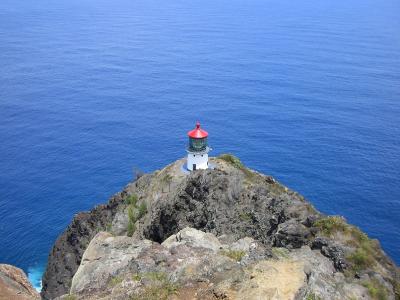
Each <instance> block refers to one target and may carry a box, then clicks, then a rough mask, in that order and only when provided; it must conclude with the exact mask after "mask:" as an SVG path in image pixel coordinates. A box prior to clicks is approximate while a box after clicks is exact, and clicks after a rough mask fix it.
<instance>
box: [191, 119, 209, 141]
mask: <svg viewBox="0 0 400 300" xmlns="http://www.w3.org/2000/svg"><path fill="white" fill-rule="evenodd" d="M188 136H189V137H190V138H192V139H202V138H205V137H207V136H208V132H207V131H205V130H203V129H201V128H200V122H197V123H196V128H195V129H193V130H191V131H189V132H188Z"/></svg>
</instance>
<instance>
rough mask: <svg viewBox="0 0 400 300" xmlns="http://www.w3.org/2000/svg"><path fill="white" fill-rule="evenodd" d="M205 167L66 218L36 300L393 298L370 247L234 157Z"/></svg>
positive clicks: (139, 186)
mask: <svg viewBox="0 0 400 300" xmlns="http://www.w3.org/2000/svg"><path fill="white" fill-rule="evenodd" d="M212 162H213V163H214V164H215V166H216V167H215V169H213V170H198V171H195V172H192V173H190V174H185V173H184V172H182V170H181V166H182V164H183V160H180V161H177V162H175V163H173V164H171V165H169V166H167V167H166V168H164V169H162V170H160V171H156V172H154V173H153V174H148V175H144V176H142V177H140V178H139V179H138V180H136V181H135V182H133V183H131V184H129V185H128V186H127V187H126V188H125V189H124V190H123V191H122V192H121V193H118V194H117V195H116V196H114V197H113V198H112V199H111V200H110V201H109V203H108V204H107V205H102V206H99V207H96V208H95V209H94V210H93V211H91V212H89V213H84V214H79V215H77V216H75V218H74V220H73V222H72V223H71V225H70V226H69V227H68V229H67V230H66V231H65V232H64V233H63V234H62V235H61V236H60V237H59V239H58V240H57V242H56V243H55V245H54V247H53V250H52V252H51V253H50V255H49V262H48V266H47V270H46V273H45V276H44V278H43V291H42V296H43V298H44V299H53V298H56V297H59V296H62V295H66V294H69V293H72V294H74V296H76V297H78V298H85V299H86V298H91V297H92V298H93V299H97V298H104V299H119V298H120V299H125V298H123V295H129V296H130V297H131V298H132V299H136V298H138V299H141V298H143V297H144V296H146V297H147V296H149V295H150V296H151V295H156V296H157V297H159V298H160V299H163V298H165V299H166V298H171V299H192V298H196V297H197V298H198V299H244V298H246V299H259V298H260V297H261V296H260V295H264V296H263V297H264V298H263V299H302V297H309V299H318V297H320V298H322V299H351V298H356V299H359V298H363V299H374V298H377V297H378V296H379V297H381V296H382V297H385V298H386V299H394V298H395V294H396V293H398V288H399V285H398V282H399V270H398V268H397V267H396V265H395V264H394V263H393V262H392V261H391V260H390V258H389V257H388V256H387V255H386V254H385V253H384V252H383V251H382V249H381V248H380V246H379V243H378V242H377V241H374V240H370V239H369V238H368V237H367V236H366V235H365V234H363V233H362V232H361V231H360V230H358V229H357V228H356V227H354V226H351V225H348V224H347V223H346V222H345V221H344V219H342V218H339V217H329V216H325V215H323V214H321V213H319V212H318V211H316V210H315V209H314V208H313V207H312V205H311V204H310V203H309V202H307V201H306V200H305V199H304V198H303V197H302V196H300V195H299V194H297V193H296V192H293V191H291V190H290V189H288V188H286V187H284V186H283V185H281V184H280V183H278V182H277V181H276V180H275V179H273V178H272V177H271V176H265V175H263V174H260V173H257V172H255V171H252V170H249V169H247V168H246V167H244V166H243V165H242V164H241V163H240V161H239V160H238V159H237V158H235V157H232V156H230V155H224V156H222V157H220V158H214V159H212ZM160 292H161V293H162V294H159V293H160ZM246 295H247V296H246ZM150 296H149V297H147V298H150V299H156V297H153V298H151V297H150ZM64 297H65V296H64ZM313 297H314V298H313ZM382 297H381V298H382Z"/></svg>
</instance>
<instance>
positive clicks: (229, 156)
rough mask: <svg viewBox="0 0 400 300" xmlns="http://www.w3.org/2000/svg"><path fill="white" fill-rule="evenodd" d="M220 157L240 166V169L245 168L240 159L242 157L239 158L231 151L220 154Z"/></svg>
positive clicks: (237, 166) (235, 165)
mask: <svg viewBox="0 0 400 300" xmlns="http://www.w3.org/2000/svg"><path fill="white" fill-rule="evenodd" d="M219 158H220V159H222V160H224V161H226V162H227V163H230V164H231V165H232V166H234V167H235V168H238V169H243V168H244V165H243V163H242V162H241V161H240V159H239V158H237V157H236V156H234V155H232V154H230V153H227V154H222V155H220V156H219Z"/></svg>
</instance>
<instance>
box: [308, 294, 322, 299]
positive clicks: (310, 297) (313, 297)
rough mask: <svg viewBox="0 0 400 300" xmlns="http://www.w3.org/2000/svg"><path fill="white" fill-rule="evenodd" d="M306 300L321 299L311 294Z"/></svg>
mask: <svg viewBox="0 0 400 300" xmlns="http://www.w3.org/2000/svg"><path fill="white" fill-rule="evenodd" d="M305 300H321V298H320V297H318V296H317V295H315V294H314V293H309V294H307V296H306V298H305Z"/></svg>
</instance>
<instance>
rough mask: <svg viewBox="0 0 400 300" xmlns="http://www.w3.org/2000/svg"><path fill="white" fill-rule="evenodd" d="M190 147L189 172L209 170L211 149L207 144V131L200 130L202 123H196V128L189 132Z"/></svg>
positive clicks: (188, 151)
mask: <svg viewBox="0 0 400 300" xmlns="http://www.w3.org/2000/svg"><path fill="white" fill-rule="evenodd" d="M188 136H189V146H188V148H187V153H188V156H187V163H186V166H187V168H188V170H190V171H194V170H199V169H207V168H208V152H209V151H210V148H209V147H208V144H207V137H208V133H207V131H205V130H203V129H201V128H200V123H199V122H197V123H196V128H195V129H193V130H191V131H189V132H188Z"/></svg>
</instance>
